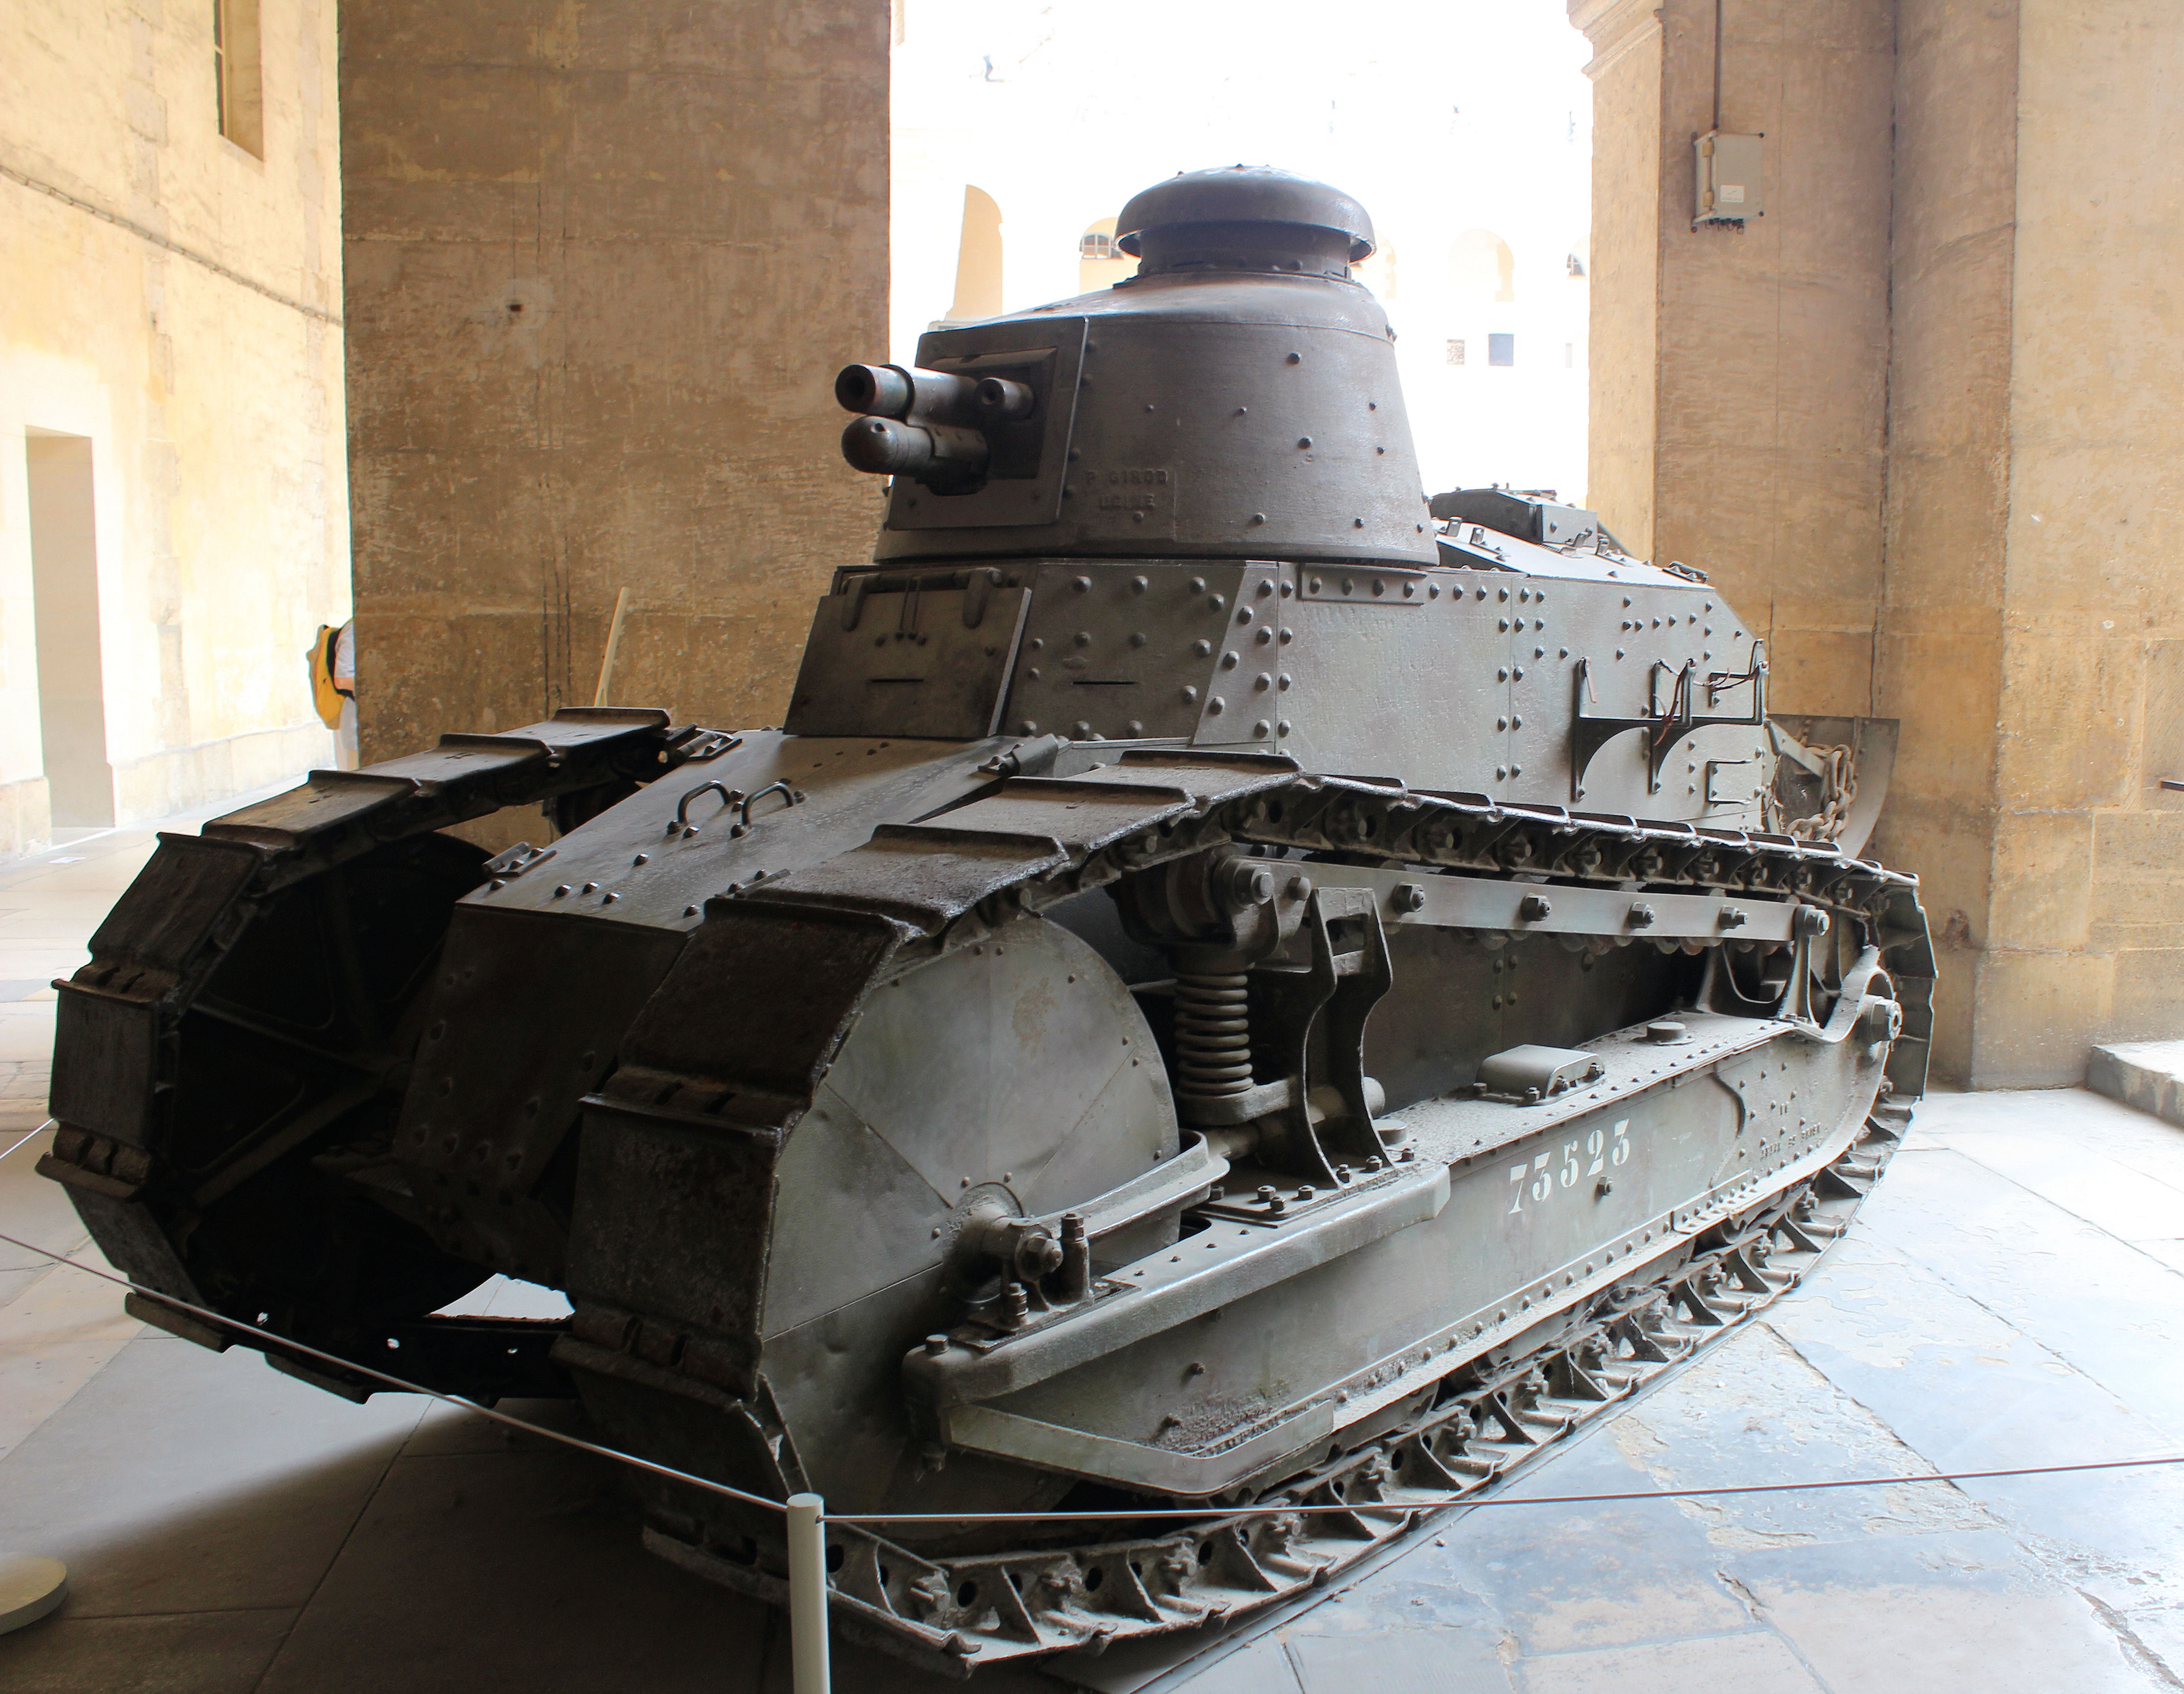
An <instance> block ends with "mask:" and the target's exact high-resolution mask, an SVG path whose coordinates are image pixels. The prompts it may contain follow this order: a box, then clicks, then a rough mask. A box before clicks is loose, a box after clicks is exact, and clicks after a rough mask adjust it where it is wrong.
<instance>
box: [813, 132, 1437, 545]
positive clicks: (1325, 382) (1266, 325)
mask: <svg viewBox="0 0 2184 1694" xmlns="http://www.w3.org/2000/svg"><path fill="white" fill-rule="evenodd" d="M1117 230H1118V231H1119V235H1118V237H1117V245H1118V246H1120V247H1121V248H1123V251H1125V252H1127V253H1131V254H1136V255H1137V256H1138V258H1139V270H1138V274H1137V275H1136V276H1132V277H1130V278H1128V279H1127V280H1126V281H1123V282H1121V283H1118V284H1117V286H1116V287H1113V288H1112V289H1107V290H1104V291H1102V292H1101V293H1097V294H1088V295H1085V296H1084V297H1082V298H1078V299H1074V300H1063V301H1060V302H1057V303H1056V304H1053V305H1048V306H1039V307H1037V308H1035V309H1033V310H1030V311H1028V312H1017V313H1013V314H1011V315H1008V316H1006V317H1000V318H995V319H993V320H989V321H988V322H984V323H978V324H970V325H966V326H961V327H958V328H953V329H945V330H936V331H934V332H932V333H930V334H928V335H927V336H925V337H923V338H922V339H921V340H920V341H919V343H918V348H917V368H916V369H915V370H905V369H904V368H903V367H901V366H897V365H881V366H870V365H852V366H851V367H850V369H849V370H848V371H844V372H843V373H842V376H841V379H840V380H839V381H838V382H837V384H836V388H835V393H836V394H837V396H838V398H840V399H841V400H842V402H843V404H844V405H846V406H848V407H849V408H850V410H853V411H855V412H857V413H859V414H860V415H859V416H858V417H857V418H856V419H855V421H853V422H852V423H851V424H850V426H849V428H848V429H847V430H846V431H845V432H844V435H843V452H844V455H845V456H846V457H847V458H848V460H849V461H850V464H852V465H855V466H856V467H857V468H858V469H859V470H861V471H873V472H878V473H884V474H887V475H890V476H893V477H894V488H893V490H892V492H891V493H890V496H889V502H888V514H887V521H886V524H885V527H883V529H882V531H881V532H880V541H879V547H878V549H877V553H876V554H875V556H876V557H877V559H879V560H883V561H886V562H890V563H892V562H897V561H905V560H937V559H965V558H973V557H988V556H995V555H1000V554H1015V555H1023V554H1039V555H1043V556H1047V557H1067V558H1099V557H1114V556H1129V557H1146V556H1161V555H1166V556H1169V557H1184V558H1227V559H1243V558H1264V557H1268V556H1269V555H1272V554H1279V555H1280V556H1282V557H1285V558H1295V559H1312V560H1328V561H1334V560H1351V561H1357V562H1372V561H1385V562H1390V563H1405V564H1413V565H1429V564H1431V563H1432V562H1433V558H1434V548H1433V542H1432V538H1431V537H1430V535H1429V532H1428V530H1429V522H1428V517H1427V513H1426V509H1425V501H1424V495H1423V493H1421V490H1420V486H1419V480H1418V460H1417V456H1416V454H1415V453H1414V451H1413V449H1412V444H1411V431H1410V423H1409V421H1408V419H1407V418H1406V417H1405V415H1404V413H1403V400H1402V388H1401V384H1400V383H1399V382H1398V381H1397V380H1396V359H1395V332H1394V331H1393V330H1392V329H1390V326H1389V324H1388V316H1387V314H1386V313H1385V311H1383V310H1382V309H1381V308H1380V304H1379V302H1378V301H1377V300H1375V299H1374V298H1373V296H1372V295H1371V294H1370V293H1368V292H1367V291H1366V289H1365V288H1364V287H1362V285H1361V284H1359V283H1358V282H1357V281H1354V280H1352V278H1351V275H1350V265H1351V262H1352V261H1353V260H1356V259H1363V258H1364V257H1366V256H1367V255H1368V254H1370V253H1371V252H1372V251H1373V222H1372V220H1371V219H1370V218H1368V217H1367V216H1366V215H1365V209H1364V208H1363V207H1362V206H1360V205H1359V204H1358V203H1357V202H1356V201H1355V200H1353V199H1351V198H1350V197H1349V196H1348V195H1347V194H1344V193H1341V192H1339V191H1337V190H1335V189H1333V188H1329V187H1327V186H1325V185H1324V184H1323V183H1318V182H1309V181H1305V180H1304V179H1303V178H1301V177H1297V176H1290V175H1288V174H1287V173H1286V172H1284V171H1279V170H1259V169H1251V168H1246V167H1245V166H1241V165H1239V166H1236V167H1235V168H1234V169H1231V170H1201V171H1194V172H1190V173H1189V174H1186V175H1184V176H1176V177H1173V178H1171V179H1170V180H1169V181H1166V182H1163V183H1161V184H1159V185H1158V186H1156V187H1152V188H1148V189H1147V190H1145V192H1144V193H1142V194H1139V195H1138V196H1137V197H1136V198H1134V199H1133V200H1131V201H1130V203H1128V205H1127V206H1125V207H1124V208H1123V215H1122V218H1121V220H1119V222H1118V224H1117ZM1004 394H1006V396H1007V397H1008V400H1007V401H1006V403H1005V402H1004V400H1003V398H1002V397H1003V395H1004Z"/></svg>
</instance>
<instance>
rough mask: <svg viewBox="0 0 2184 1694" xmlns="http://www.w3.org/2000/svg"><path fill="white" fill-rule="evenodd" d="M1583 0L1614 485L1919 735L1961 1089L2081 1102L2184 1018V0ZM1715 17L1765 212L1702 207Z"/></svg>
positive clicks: (1822, 670)
mask: <svg viewBox="0 0 2184 1694" xmlns="http://www.w3.org/2000/svg"><path fill="white" fill-rule="evenodd" d="M1571 14H1572V16H1573V18H1574V20H1576V21H1577V22H1578V23H1579V25H1580V27H1583V28H1585V30H1586V31H1587V32H1588V34H1589V35H1590V36H1591V39H1592V41H1593V42H1594V45H1595V47H1596V50H1597V52H1598V55H1599V56H1598V58H1597V59H1596V61H1595V75H1596V88H1597V89H1598V91H1599V92H1598V103H1597V104H1596V113H1595V126H1594V134H1595V148H1596V159H1597V163H1596V167H1595V185H1596V187H1595V192H1596V202H1597V203H1596V213H1595V215H1596V218H1597V219H1598V220H1601V225H1602V228H1603V229H1613V230H1615V231H1619V233H1618V235H1617V237H1616V239H1617V242H1618V246H1619V252H1621V253H1622V254H1623V255H1624V257H1623V259H1622V261H1621V263H1620V268H1619V269H1618V270H1613V271H1609V270H1605V269H1603V268H1602V267H1600V266H1598V265H1596V270H1595V276H1594V287H1593V299H1594V326H1593V363H1594V369H1595V371H1596V373H1600V374H1596V397H1595V401H1594V407H1595V410H1594V427H1595V432H1596V438H1595V446H1594V449H1593V454H1594V477H1593V480H1594V482H1595V485H1596V486H1595V493H1594V498H1595V499H1596V502H1597V503H1598V504H1601V505H1602V509H1603V511H1604V514H1605V515H1606V516H1607V521H1608V522H1609V524H1610V526H1611V527H1619V526H1624V525H1627V526H1628V527H1630V528H1631V529H1633V530H1635V531H1636V532H1638V533H1639V534H1641V535H1644V534H1646V533H1647V532H1648V530H1649V529H1650V532H1651V538H1652V550H1653V552H1654V554H1655V556H1657V557H1661V558H1669V557H1677V558H1681V559H1684V560H1686V561H1687V562H1689V563H1691V564H1694V565H1697V566H1701V567H1702V568H1704V569H1706V570H1708V571H1710V572H1712V573H1713V576H1714V577H1715V580H1716V581H1718V582H1720V583H1721V585H1722V586H1723V588H1724V590H1725V591H1726V592H1727V593H1728V594H1729V595H1730V598H1731V599H1733V600H1734V601H1735V602H1736V604H1737V605H1739V606H1740V607H1741V608H1743V609H1744V610H1746V612H1747V616H1750V617H1752V619H1753V620H1754V621H1758V622H1761V623H1763V625H1764V626H1766V627H1769V628H1771V629H1772V631H1773V632H1774V637H1775V677H1776V683H1777V688H1776V694H1775V705H1777V707H1778V708H1779V709H1780V710H1786V711H1798V710H1802V711H1815V712H1830V713H1837V712H1840V713H1858V712H1869V713H1871V714H1873V715H1875V716H1884V717H1895V718H1898V719H1900V720H1901V721H1902V722H1903V741H1902V752H1901V757H1900V760H1899V762H1898V765H1897V772H1896V777H1895V781H1894V784H1893V786H1892V791H1891V794H1890V799H1889V804H1888V810H1887V811H1886V814H1885V815H1884V817H1883V821H1882V826H1881V832H1880V835H1879V837H1878V838H1877V840H1876V846H1877V848H1878V850H1879V851H1880V853H1881V855H1883V856H1884V857H1885V858H1886V859H1887V860H1888V861H1890V862H1891V863H1893V864H1897V865H1901V866H1903V867H1905V868H1907V869H1910V870H1914V871H1916V872H1918V873H1919V876H1920V877H1921V878H1922V879H1923V881H1924V883H1925V901H1926V905H1927V908H1928V911H1929V914H1930V916H1931V919H1932V921H1933V923H1934V926H1935V928H1936V933H1937V936H1938V939H1940V941H1941V942H1942V949H1941V955H1942V981H1941V984H1940V985H1939V990H1938V993H1937V996H1936V1013H1937V1027H1936V1046H1935V1054H1934V1058H1935V1069H1936V1075H1937V1076H1938V1077H1940V1078H1944V1079H1948V1080H1954V1081H1958V1082H1964V1081H1969V1082H1970V1083H1972V1084H1975V1085H1980V1086H2052V1085H2054V1084H2061V1083H2066V1082H2070V1081H2075V1079H2076V1078H2078V1077H2079V1076H2080V1075H2081V1073H2082V1071H2083V1068H2084V1063H2085V1056H2086V1050H2087V1046H2088V1045H2090V1044H2091V1043H2092V1042H2093V1041H2095V1040H2100V1039H2155V1038H2160V1037H2175V1036H2176V1035H2178V1034H2184V1028H2180V1027H2179V1026H2180V1024H2184V895H2180V894H2177V893H2176V892H2175V890H2176V889H2178V888H2179V887H2180V886H2184V883H2180V878H2179V877H2178V874H2177V872H2178V867H2179V864H2180V861H2184V851H2180V850H2184V828H2180V827H2179V820H2178V817H2177V813H2178V811H2180V809H2184V806H2181V805H2180V802H2184V797H2180V796H2178V795H2174V794H2165V793H2164V791H2163V790H2162V789H2161V788H2160V787H2159V778H2160V777H2162V776H2164V775H2179V776H2184V640H2180V636H2184V555H2180V554H2179V552H2178V550H2177V549H2175V548H2173V547H2171V546H2169V545H2167V544H2166V543H2165V539H2164V537H2163V533H2162V529H2161V518H2162V516H2163V515H2166V514H2168V513H2171V512H2174V511H2176V510H2178V509H2179V507H2180V505H2184V450H2180V449H2184V423H2180V421H2179V411H2178V408H2177V406H2176V398H2175V397H2176V394H2177V393H2180V392H2184V313H2180V312H2177V311H2176V310H2175V309H2173V308H2172V305H2171V303H2170V302H2171V292H2170V277H2172V276H2173V275H2174V274H2175V273H2176V270H2177V268H2178V260H2179V259H2180V257H2184V254H2180V252H2179V250H2178V249H2179V242H2178V238H2177V236H2176V230H2175V226H2174V224H2173V221H2172V220H2165V219H2164V218H2159V217H2150V216H2148V215H2147V209H2148V207H2151V206H2153V205H2155V204H2165V203H2166V198H2165V197H2168V198H2173V185H2172V184H2171V182H2170V174H2169V173H2171V172H2172V171H2173V164H2172V163H2171V161H2173V159H2174V156H2175V142H2176V137H2175V134H2174V131H2175V128H2176V125H2175V120H2174V117H2173V115H2172V114H2173V111H2174V108H2175V101H2174V98H2173V95H2174V90H2175V89H2176V87H2177V86H2179V79H2180V77H2184V14H2179V13H2178V12H2177V11H2176V8H2174V7H2173V6H2171V5H2169V4H2166V3H2163V0H2102V3H2099V4H2096V5H2093V6H2092V7H2090V8H2089V7H2087V6H2084V5H2081V4H2075V3H2070V0H1991V3H1972V0H1893V3H1891V0H1860V3H1855V4H1850V5H1844V6H1831V7H1825V8H1820V7H1812V6H1808V5H1805V4H1802V3H1799V0H1723V3H1722V5H1721V7H1720V8H1719V12H1717V8H1716V7H1715V5H1714V4H1713V0H1669V3H1667V4H1665V5H1663V6H1662V7H1661V8H1659V9H1658V14H1650V15H1649V14H1647V13H1646V11H1645V9H1644V8H1641V7H1637V6H1634V5H1631V4H1629V3H1627V0H1572V5H1571ZM1717 16H1719V17H1720V19H1721V27H1720V30H1719V36H1720V62H1721V66H1722V70H1721V77H1720V82H1721V97H1720V98H1721V109H1720V125H1721V127H1723V128H1724V129H1727V130H1732V131H1764V132H1765V134H1766V136H1767V144H1766V145H1767V159H1766V195H1767V201H1766V203H1767V212H1768V215H1767V217H1766V219H1765V220H1763V221H1758V222H1755V223H1754V224H1752V226H1749V227H1747V229H1746V230H1745V231H1742V232H1741V233H1739V232H1736V231H1725V230H1706V231H1692V229H1691V199H1692V189H1691V138H1692V137H1693V136H1694V135H1696V134H1697V133H1699V132H1701V131H1703V130H1705V129H1707V128H1708V127H1710V126H1711V125H1712V124H1713V98H1714V95H1713V84H1714V73H1713V64H1714V56H1715V53H1714V42H1715V34H1716V26H1715V20H1716V17H1717ZM1656 20H1658V21H1656ZM1649 31H1658V47H1656V46H1653V45H1652V43H1651V39H1650V37H1649ZM1649 100H1650V107H1651V110H1650V121H1649ZM1648 157H1653V158H1657V159H1658V185H1659V192H1658V200H1657V203H1655V204H1654V205H1653V206H1652V209H1651V212H1652V229H1651V231H1650V233H1651V237H1652V242H1653V250H1654V260H1655V270H1654V274H1653V276H1652V278H1651V280H1650V290H1649V283H1648V279H1647V278H1646V276H1645V275H1644V272H1643V266H1642V262H1641V261H1642V256H1643V248H1644V237H1645V236H1646V231H1644V230H1643V229H1639V228H1635V227H1625V226H1635V221H1636V212H1635V196H1634V193H1633V191H1632V190H1631V188H1630V185H1629V181H1628V179H1629V178H1630V176H1632V175H1633V173H1634V170H1635V166H1634V164H1633V161H1642V160H1644V159H1646V158H1648ZM1610 198H1614V199H1616V200H1617V201H1619V203H1618V204H1615V205H1609V204H1607V201H1609V200H1610ZM1649 356H1650V357H1651V359H1652V366H1653V368H1652V373H1651V379H1650V380H1651V390H1652V392H1651V394H1650V399H1649V397H1648V396H1647V394H1646V382H1647V378H1646V373H1645V372H1644V371H1643V370H1642V368H1641V367H1642V365H1644V363H1645V361H1646V359H1647V358H1648V357H1649ZM1649 404H1650V412H1651V415H1650V417H1648V416H1647V415H1646V412H1647V410H1648V406H1649ZM1611 420H1612V421H1615V422H1618V423H1620V424H1622V425H1623V426H1624V427H1623V429H1622V432H1621V434H1620V436H1619V437H1611V438H1607V439H1603V438H1602V433H1603V425H1604V424H1606V423H1607V422H1608V421H1611ZM1649 431H1650V439H1649V436H1648V432H1649ZM1648 502H1650V506H1649V505H1648V504H1647V503H1648Z"/></svg>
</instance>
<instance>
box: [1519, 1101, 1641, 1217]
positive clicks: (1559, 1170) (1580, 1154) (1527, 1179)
mask: <svg viewBox="0 0 2184 1694" xmlns="http://www.w3.org/2000/svg"><path fill="white" fill-rule="evenodd" d="M1629 1159H1630V1119H1629V1118H1627V1117H1624V1118H1619V1119H1618V1120H1617V1122H1616V1123H1614V1124H1613V1127H1611V1128H1608V1129H1606V1130H1600V1129H1595V1130H1593V1131H1591V1133H1590V1134H1586V1135H1583V1136H1575V1135H1573V1136H1572V1137H1571V1138H1570V1139H1569V1140H1568V1141H1566V1142H1564V1143H1563V1150H1562V1154H1561V1156H1560V1157H1559V1158H1557V1156H1556V1155H1555V1154H1554V1153H1553V1152H1552V1151H1550V1152H1545V1153H1535V1155H1533V1156H1532V1159H1531V1162H1529V1163H1525V1162H1523V1161H1521V1160H1520V1161H1519V1162H1517V1163H1516V1164H1513V1165H1512V1166H1510V1167H1509V1180H1510V1181H1511V1182H1512V1183H1513V1184H1516V1193H1515V1194H1514V1195H1513V1196H1512V1198H1511V1199H1510V1201H1509V1210H1510V1211H1511V1212H1522V1211H1523V1210H1524V1191H1525V1190H1527V1189H1529V1190H1531V1195H1532V1198H1533V1199H1535V1200H1545V1199H1546V1198H1548V1196H1550V1195H1552V1194H1553V1193H1554V1192H1555V1190H1556V1189H1557V1187H1561V1188H1566V1189H1568V1188H1575V1187H1576V1186H1577V1185H1578V1183H1579V1181H1580V1179H1582V1178H1584V1177H1589V1176H1598V1175H1600V1174H1601V1173H1602V1172H1603V1171H1605V1170H1607V1168H1608V1167H1610V1166H1613V1165H1620V1164H1624V1163H1625V1162H1628V1161H1629Z"/></svg>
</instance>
